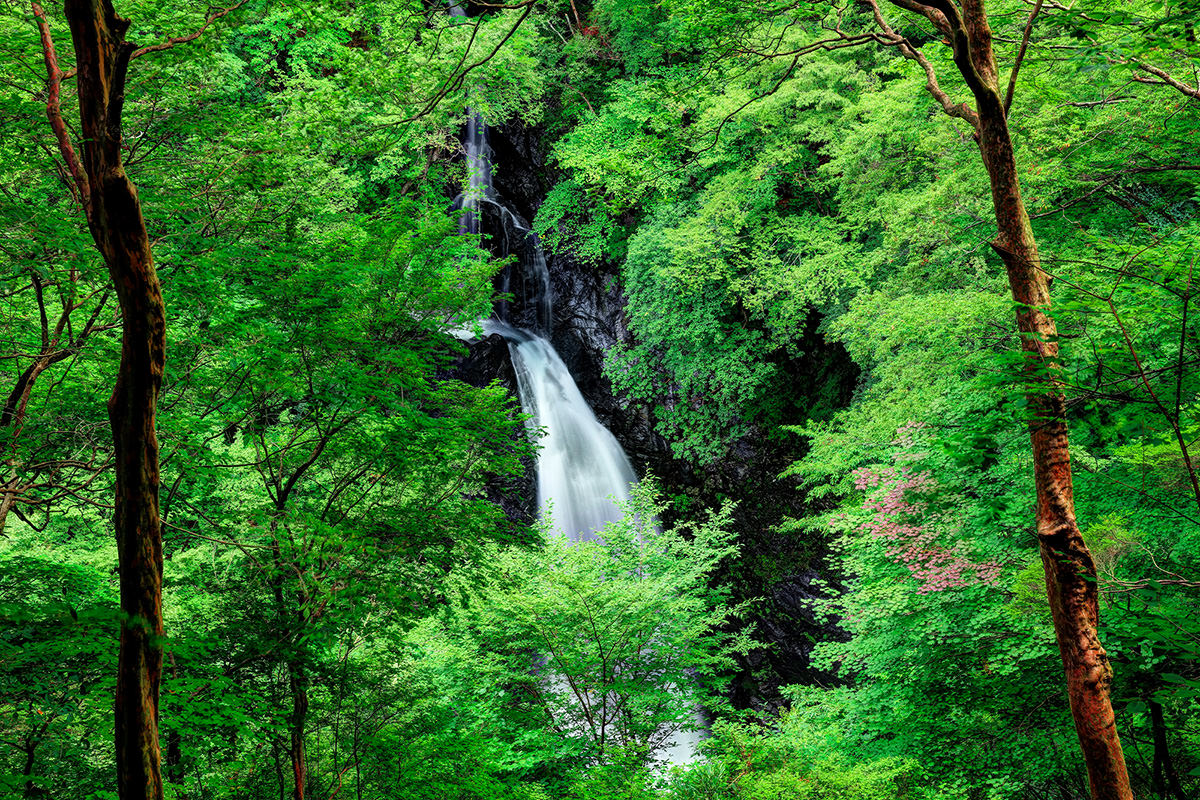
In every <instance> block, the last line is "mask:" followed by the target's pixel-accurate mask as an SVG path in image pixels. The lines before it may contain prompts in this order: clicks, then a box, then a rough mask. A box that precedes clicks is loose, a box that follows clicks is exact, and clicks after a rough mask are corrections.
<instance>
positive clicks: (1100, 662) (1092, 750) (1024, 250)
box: [892, 0, 1133, 800]
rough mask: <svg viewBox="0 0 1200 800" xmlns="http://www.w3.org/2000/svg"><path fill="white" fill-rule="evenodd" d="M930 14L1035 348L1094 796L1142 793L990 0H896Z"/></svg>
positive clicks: (1075, 690)
mask: <svg viewBox="0 0 1200 800" xmlns="http://www.w3.org/2000/svg"><path fill="white" fill-rule="evenodd" d="M892 2H893V3H894V4H895V5H897V6H901V7H903V8H906V9H908V10H910V11H917V12H918V13H921V14H923V15H924V16H925V17H926V18H927V19H928V20H929V21H930V22H932V23H933V25H934V27H936V28H937V29H938V30H939V32H940V33H941V34H942V35H943V36H945V37H946V39H947V40H948V41H949V43H950V44H951V46H952V47H953V49H954V63H955V65H956V66H957V68H958V71H959V73H960V74H961V75H962V78H963V80H964V81H965V82H966V84H967V86H968V87H969V88H970V89H971V93H972V94H973V95H974V97H975V111H976V113H977V118H976V119H975V120H974V124H975V129H976V136H977V138H978V142H979V151H980V154H981V156H982V158H983V163H984V166H985V167H986V169H987V173H988V178H989V179H990V182H991V189H992V205H993V207H994V210H995V216H996V227H997V235H996V238H995V240H994V241H993V242H992V247H993V248H994V249H995V251H996V253H997V254H998V255H999V256H1000V258H1001V260H1002V261H1003V262H1004V266H1005V269H1006V271H1007V273H1008V283H1009V287H1010V290H1011V292H1012V297H1013V300H1014V301H1016V304H1017V328H1018V330H1020V332H1021V340H1022V341H1021V347H1022V349H1023V350H1024V351H1025V353H1026V356H1027V358H1026V380H1027V385H1028V387H1029V388H1028V389H1027V396H1028V400H1029V413H1030V419H1029V431H1030V439H1031V442H1032V445H1033V464H1034V478H1035V481H1036V486H1037V536H1038V542H1039V545H1040V549H1041V555H1042V564H1043V567H1044V568H1045V573H1046V591H1047V594H1048V596H1049V601H1050V612H1051V617H1052V618H1053V621H1054V632H1055V636H1056V638H1057V640H1058V648H1059V653H1060V654H1061V656H1062V662H1063V667H1064V668H1065V671H1066V678H1067V694H1068V697H1069V699H1070V704H1071V713H1072V716H1073V718H1074V721H1075V731H1076V733H1077V734H1078V737H1079V743H1080V747H1081V749H1082V751H1083V757H1084V761H1085V763H1086V764H1087V770H1088V779H1089V782H1090V784H1091V792H1092V797H1093V798H1094V799H1095V800H1132V798H1133V793H1132V791H1131V790H1130V787H1129V775H1128V772H1127V770H1126V767H1125V758H1124V754H1123V753H1122V751H1121V742H1120V739H1119V738H1118V737H1117V727H1116V718H1115V715H1114V714H1113V708H1112V701H1111V698H1110V694H1109V690H1110V687H1111V685H1112V667H1111V665H1110V664H1109V661H1108V655H1107V654H1106V653H1105V651H1104V647H1103V646H1102V645H1101V644H1100V637H1099V635H1098V631H1097V626H1098V623H1099V599H1098V591H1097V583H1096V565H1095V563H1094V562H1093V560H1092V556H1091V554H1090V553H1089V552H1088V548H1087V545H1085V544H1084V541H1083V536H1082V535H1081V534H1080V531H1079V524H1078V522H1077V521H1076V519H1075V501H1074V495H1073V489H1072V484H1071V456H1070V450H1069V447H1068V441H1067V420H1066V398H1065V396H1064V394H1063V384H1062V378H1061V369H1060V366H1059V363H1058V342H1057V336H1058V331H1057V329H1056V327H1055V323H1054V319H1053V318H1052V317H1050V316H1049V310H1050V280H1049V276H1048V275H1047V274H1046V273H1045V272H1044V271H1043V270H1042V268H1041V266H1042V264H1041V258H1040V256H1039V255H1038V247H1037V241H1036V240H1035V239H1034V236H1033V228H1032V226H1031V225H1030V221H1029V214H1028V212H1027V211H1026V208H1025V202H1024V200H1023V199H1022V197H1021V187H1020V182H1019V180H1018V177H1017V175H1018V173H1017V164H1016V158H1015V156H1014V153H1013V144H1012V138H1011V136H1010V135H1009V129H1008V115H1007V111H1006V109H1005V101H1004V94H1003V92H1002V90H1001V86H1000V79H999V75H998V70H997V67H996V57H995V53H994V51H993V48H992V32H991V29H990V27H989V26H988V19H987V13H986V11H985V10H984V2H983V0H959V1H958V2H956V1H955V0H936V1H935V0H928V1H927V2H922V1H921V0H892Z"/></svg>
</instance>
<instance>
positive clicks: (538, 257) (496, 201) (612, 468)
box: [451, 6, 703, 764]
mask: <svg viewBox="0 0 1200 800" xmlns="http://www.w3.org/2000/svg"><path fill="white" fill-rule="evenodd" d="M451 11H452V13H455V14H460V13H461V10H460V9H459V8H458V7H457V6H452V7H451ZM463 149H464V150H465V151H466V165H467V176H468V185H467V189H466V191H465V192H463V194H461V195H460V196H459V197H458V199H457V203H458V205H459V207H460V208H461V210H462V214H461V216H460V219H459V229H460V231H461V232H463V233H465V234H473V235H476V234H479V233H480V231H481V229H483V227H484V225H483V222H484V219H485V218H486V219H487V220H488V221H489V223H490V222H491V221H492V219H493V218H494V220H495V228H496V230H495V233H496V234H498V236H497V240H496V243H497V245H498V246H499V248H500V249H501V252H502V253H503V254H504V255H516V256H517V257H518V262H517V263H516V264H514V265H512V266H510V267H508V268H506V269H505V271H504V274H503V277H502V278H501V281H502V283H501V287H500V288H501V291H503V292H505V293H510V292H512V293H514V294H520V295H521V297H522V299H523V300H524V301H525V302H526V304H527V305H533V306H534V308H535V309H536V320H535V322H534V325H533V326H532V328H529V327H517V326H514V325H512V324H510V322H509V310H510V309H509V307H508V303H506V302H501V303H498V304H497V307H496V309H495V318H494V319H490V320H485V321H483V322H482V323H480V326H481V327H482V329H483V330H484V331H485V332H487V333H488V334H493V333H498V334H500V335H501V336H503V337H504V338H505V340H506V341H507V342H508V350H509V355H510V356H511V358H512V364H513V369H514V371H515V372H516V376H517V394H518V396H519V399H520V401H521V409H522V410H523V411H524V412H525V413H526V414H528V415H529V416H530V420H529V424H530V427H531V429H532V430H539V429H540V430H541V431H542V432H543V436H542V437H541V439H539V445H540V449H539V451H538V457H537V465H536V467H537V492H538V507H539V508H541V509H547V508H549V519H547V520H544V521H546V522H548V523H549V525H550V528H551V530H552V531H554V532H556V533H559V534H562V535H565V536H567V537H569V538H570V539H571V540H572V541H585V540H589V539H593V538H595V537H596V534H597V531H599V530H600V529H601V528H603V527H604V525H605V524H606V523H609V522H614V521H617V520H619V519H620V518H621V516H622V512H621V510H620V508H619V507H618V504H619V503H625V502H628V501H629V498H630V487H631V486H632V485H633V483H634V482H635V481H636V480H637V477H636V475H635V474H634V471H633V467H632V466H631V465H630V463H629V458H628V456H626V455H625V451H624V450H623V449H622V448H621V445H620V443H618V442H617V439H616V437H615V436H613V435H612V432H611V431H609V430H608V429H607V428H605V427H604V426H603V425H602V424H600V421H599V420H598V419H596V415H595V414H594V413H593V412H592V409H591V407H590V406H589V405H588V404H587V401H586V400H585V399H584V397H583V393H582V392H580V391H579V387H578V386H577V385H576V384H575V379H574V378H572V377H571V373H570V371H569V370H568V369H567V365H566V364H565V363H563V360H562V358H561V357H560V356H559V355H558V353H557V352H556V351H555V349H554V346H553V345H552V344H551V343H550V340H549V336H550V332H551V329H552V327H553V318H552V311H553V306H552V296H551V291H550V271H549V268H548V267H547V264H546V254H545V251H544V250H543V249H542V245H541V242H540V241H539V240H538V236H537V234H536V233H535V232H534V231H533V229H532V226H531V225H530V224H529V223H528V222H527V221H526V220H525V219H523V218H522V217H521V215H520V214H518V213H517V212H516V211H515V210H513V209H512V208H511V207H509V206H508V205H506V204H505V203H504V202H503V201H502V199H501V198H500V196H499V195H498V194H497V192H496V190H495V187H494V185H493V182H492V166H493V165H492V155H493V153H492V148H491V146H490V145H489V142H488V128H487V125H486V124H485V123H484V122H483V120H482V119H480V118H479V115H478V114H475V113H473V112H471V113H469V119H468V122H467V131H466V136H465V137H464V141H463ZM487 227H488V228H489V230H490V229H491V227H492V226H491V225H490V224H489V225H488V226H487ZM514 278H515V279H516V280H517V281H518V282H519V287H514V286H513V279H514ZM518 288H519V289H520V290H521V291H520V292H517V291H515V290H516V289H518ZM459 334H460V335H461V336H462V337H463V338H471V337H472V336H473V334H472V333H471V332H470V331H467V330H463V331H459ZM697 721H698V722H701V723H702V721H703V720H702V719H701V718H700V716H699V712H697ZM699 739H700V736H699V735H698V734H697V733H695V732H680V733H679V734H678V735H677V737H676V741H675V743H674V744H673V745H672V746H671V747H669V748H668V749H667V750H666V752H665V753H664V754H663V755H664V756H665V757H666V759H667V761H668V763H671V764H684V763H688V762H690V761H692V760H694V759H695V755H696V745H697V743H698V742H699Z"/></svg>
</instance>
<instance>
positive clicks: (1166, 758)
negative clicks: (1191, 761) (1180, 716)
mask: <svg viewBox="0 0 1200 800" xmlns="http://www.w3.org/2000/svg"><path fill="white" fill-rule="evenodd" d="M1146 704H1147V705H1148V706H1150V732H1151V735H1152V736H1153V737H1154V776H1153V777H1154V782H1155V783H1157V784H1158V785H1159V788H1158V791H1159V792H1160V793H1162V794H1166V793H1167V791H1169V792H1170V795H1171V796H1172V797H1174V798H1175V800H1187V796H1186V795H1184V793H1183V787H1182V786H1180V784H1179V773H1178V772H1176V771H1175V762H1174V761H1172V760H1171V751H1170V750H1169V749H1168V748H1167V726H1166V723H1165V722H1164V721H1163V708H1162V705H1161V704H1160V703H1156V702H1155V701H1153V700H1149V701H1147V703H1146ZM1163 777H1165V778H1166V781H1165V782H1164V781H1163ZM1163 783H1165V784H1166V786H1165V787H1163ZM1164 788H1165V789H1166V790H1167V791H1163V789H1164Z"/></svg>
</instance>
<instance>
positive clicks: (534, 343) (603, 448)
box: [484, 321, 637, 541]
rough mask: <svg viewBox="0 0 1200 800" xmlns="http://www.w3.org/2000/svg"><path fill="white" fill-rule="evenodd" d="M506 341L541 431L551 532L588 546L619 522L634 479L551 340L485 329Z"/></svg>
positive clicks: (543, 499) (543, 494)
mask: <svg viewBox="0 0 1200 800" xmlns="http://www.w3.org/2000/svg"><path fill="white" fill-rule="evenodd" d="M484 328H485V330H487V331H488V332H489V333H499V334H500V335H502V336H504V338H505V339H507V340H508V348H509V354H510V355H511V356H512V362H513V368H514V370H515V371H516V373H517V391H518V394H519V396H520V400H521V409H522V410H523V411H524V412H525V413H526V414H529V415H530V416H531V419H530V426H531V427H532V428H533V429H535V430H536V429H538V428H541V429H542V430H543V431H545V435H544V436H543V437H542V438H541V439H540V440H539V444H540V445H541V451H540V452H539V454H538V461H537V484H538V506H539V508H546V506H547V504H549V506H550V520H549V521H550V524H551V528H552V529H553V530H554V531H555V532H557V533H562V534H566V535H567V536H569V537H570V538H571V539H573V540H575V541H579V540H584V539H591V538H593V537H594V536H595V533H596V531H598V530H599V529H600V528H602V527H604V525H605V523H608V522H615V521H616V520H618V519H620V518H621V511H620V509H619V508H618V507H617V502H627V501H628V500H629V487H630V486H631V485H632V484H633V482H634V481H636V480H637V478H636V476H635V475H634V473H633V467H632V466H630V464H629V458H628V457H626V455H625V451H624V450H622V449H621V445H620V444H619V443H618V442H617V439H616V437H615V436H613V435H612V433H611V432H610V431H609V430H608V429H607V428H605V427H604V426H603V425H601V424H600V421H599V420H598V419H596V415H595V414H593V413H592V409H591V407H589V406H588V404H587V401H586V400H584V399H583V394H582V393H581V392H580V391H579V387H578V386H576V385H575V381H574V379H572V378H571V373H570V372H569V371H568V370H567V365H566V364H564V363H563V360H562V359H561V358H560V357H559V355H558V353H557V352H555V350H554V347H553V346H552V345H551V344H550V342H549V341H547V340H546V339H544V338H542V337H541V336H538V335H537V334H535V333H533V332H531V331H527V330H520V329H517V328H513V327H511V326H509V325H505V324H504V323H498V322H494V321H489V322H486V323H484Z"/></svg>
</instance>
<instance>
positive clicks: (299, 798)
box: [288, 662, 308, 800]
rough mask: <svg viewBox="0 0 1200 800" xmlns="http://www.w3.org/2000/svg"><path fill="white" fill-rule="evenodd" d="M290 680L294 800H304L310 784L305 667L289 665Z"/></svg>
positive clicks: (296, 664)
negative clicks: (306, 787)
mask: <svg viewBox="0 0 1200 800" xmlns="http://www.w3.org/2000/svg"><path fill="white" fill-rule="evenodd" d="M288 679H289V683H290V686H291V690H292V719H291V736H292V779H293V784H292V800H304V789H305V785H306V784H307V783H308V760H307V758H306V755H305V751H304V723H305V721H306V720H307V718H308V676H306V675H305V674H304V666H303V665H302V664H298V663H294V662H293V663H291V664H289V665H288Z"/></svg>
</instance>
